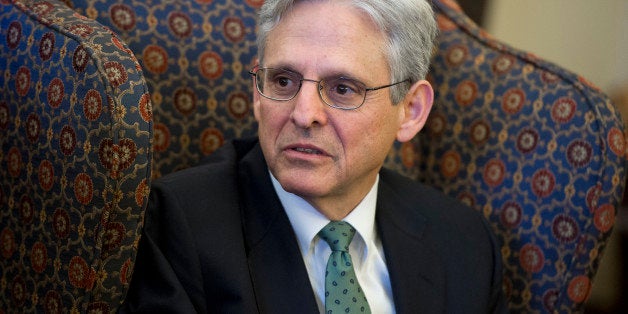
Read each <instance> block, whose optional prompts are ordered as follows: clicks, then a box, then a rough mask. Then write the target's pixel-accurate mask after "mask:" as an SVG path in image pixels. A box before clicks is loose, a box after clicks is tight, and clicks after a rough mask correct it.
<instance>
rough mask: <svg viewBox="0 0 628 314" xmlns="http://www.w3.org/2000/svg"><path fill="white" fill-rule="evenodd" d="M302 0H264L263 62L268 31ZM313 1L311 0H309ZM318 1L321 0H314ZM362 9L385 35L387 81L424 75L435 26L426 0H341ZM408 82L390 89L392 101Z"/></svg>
mask: <svg viewBox="0 0 628 314" xmlns="http://www.w3.org/2000/svg"><path fill="white" fill-rule="evenodd" d="M299 1H303V0H266V1H265V3H264V5H263V6H262V8H261V10H260V12H259V21H258V34H257V49H258V50H257V53H258V59H259V61H260V63H263V58H264V51H265V48H266V39H267V37H268V33H269V32H270V31H272V29H273V28H274V27H275V26H277V24H279V22H280V20H281V18H282V16H283V15H285V14H286V13H287V12H288V11H289V10H290V9H291V8H292V6H293V5H294V4H295V3H297V2H299ZM311 1H313V0H311ZM318 1H322V0H318ZM344 1H346V2H348V3H350V4H351V5H353V6H354V7H355V8H357V9H360V10H361V11H363V12H364V13H366V14H367V15H368V16H369V17H370V18H371V19H372V21H373V22H374V23H375V25H376V26H377V27H378V28H379V29H380V30H381V31H382V33H383V34H384V35H385V37H386V39H387V40H386V44H385V47H384V49H385V52H386V55H387V58H388V66H389V69H390V74H391V82H390V83H395V82H400V81H403V80H406V79H410V81H411V82H413V83H414V82H416V81H419V80H422V79H425V76H426V75H427V71H428V70H429V63H430V58H431V56H432V50H433V47H434V44H435V43H434V41H435V40H436V35H437V34H438V27H437V24H436V20H435V18H434V12H433V10H432V7H431V5H430V3H429V2H428V1H427V0H395V1H391V0H344ZM409 86H410V84H399V85H396V86H393V88H392V90H391V100H392V102H393V104H396V103H399V102H400V101H401V100H403V97H404V96H405V94H406V93H407V91H408V89H409Z"/></svg>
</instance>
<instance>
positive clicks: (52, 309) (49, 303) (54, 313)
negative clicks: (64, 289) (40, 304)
mask: <svg viewBox="0 0 628 314" xmlns="http://www.w3.org/2000/svg"><path fill="white" fill-rule="evenodd" d="M44 311H45V312H46V313H49V314H62V313H65V310H64V308H63V303H62V301H61V295H60V294H59V292H57V291H54V290H48V292H46V296H45V297H44Z"/></svg>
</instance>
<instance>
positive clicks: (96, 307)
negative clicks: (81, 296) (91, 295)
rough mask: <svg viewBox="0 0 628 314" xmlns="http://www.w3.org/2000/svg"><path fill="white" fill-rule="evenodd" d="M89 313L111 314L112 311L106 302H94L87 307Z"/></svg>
mask: <svg viewBox="0 0 628 314" xmlns="http://www.w3.org/2000/svg"><path fill="white" fill-rule="evenodd" d="M86 312H87V313H109V312H111V309H110V308H109V304H107V303H105V302H92V303H90V304H89V305H87V311H86Z"/></svg>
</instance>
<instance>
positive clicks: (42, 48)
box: [39, 32, 55, 61]
mask: <svg viewBox="0 0 628 314" xmlns="http://www.w3.org/2000/svg"><path fill="white" fill-rule="evenodd" d="M54 49H55V35H54V34H53V33H52V32H49V33H46V34H44V36H42V37H41V40H40V41H39V57H40V58H41V60H43V61H47V60H49V59H50V58H51V57H52V54H53V52H54Z"/></svg>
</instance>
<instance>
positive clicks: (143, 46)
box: [70, 0, 626, 313]
mask: <svg viewBox="0 0 628 314" xmlns="http://www.w3.org/2000/svg"><path fill="white" fill-rule="evenodd" d="M261 3H262V1H260V0H258V1H253V0H246V1H243V0H239V1H236V0H196V1H171V0H161V1H152V2H147V1H139V0H130V1H124V2H123V1H118V0H86V1H73V2H72V3H70V5H71V6H72V7H73V8H75V9H76V11H77V12H80V13H82V14H85V15H86V16H88V17H91V18H94V19H96V20H98V21H99V22H101V23H103V24H105V25H108V26H109V27H110V28H111V29H112V30H113V31H115V32H116V33H118V34H120V36H121V37H122V38H123V39H124V40H125V41H126V42H127V43H128V45H129V47H130V49H131V50H132V51H133V52H134V53H135V54H136V55H137V56H138V59H139V60H140V64H141V65H142V68H143V69H144V70H145V75H146V77H147V81H148V85H149V89H150V91H151V94H152V100H153V103H154V119H155V139H154V144H155V145H154V150H155V158H154V170H155V171H154V176H160V175H163V174H166V173H169V172H172V171H174V170H177V169H180V168H184V167H187V166H190V165H192V164H195V163H197V162H198V161H199V160H200V159H201V158H202V157H203V156H205V155H208V154H211V152H213V151H214V150H215V149H216V148H217V147H218V146H220V145H221V144H222V143H223V142H224V140H226V139H230V138H233V137H241V136H247V135H253V134H255V130H256V125H255V121H254V118H253V115H252V112H251V111H252V110H251V92H252V90H251V81H250V78H249V77H248V76H247V73H246V71H247V70H248V69H249V68H250V67H251V65H252V63H253V60H254V57H255V53H256V51H255V49H256V48H255V19H256V16H255V10H256V9H257V8H258V7H259V6H260V5H261ZM433 3H434V7H435V9H436V11H437V13H438V20H439V26H440V29H441V34H440V37H439V42H440V43H439V46H438V51H437V52H436V54H435V56H434V60H433V66H432V69H431V72H430V74H429V79H430V80H431V81H432V83H433V85H434V86H435V90H436V102H435V106H434V107H435V108H434V112H433V114H432V116H431V118H430V121H429V124H428V125H427V126H426V129H425V130H424V131H422V132H421V133H420V134H419V136H417V138H416V139H415V140H414V141H412V142H410V143H404V144H396V146H395V148H394V149H393V150H392V151H391V152H390V154H389V158H388V159H387V161H386V166H387V167H389V168H393V169H395V170H397V171H399V172H401V173H403V174H405V175H407V176H409V177H412V178H417V179H418V180H421V181H423V182H426V183H428V184H430V185H433V186H436V187H438V188H440V189H442V190H443V191H445V192H446V193H448V194H450V195H452V196H453V197H456V198H458V199H460V200H462V201H463V202H466V203H468V204H469V205H471V206H472V207H473V208H475V209H477V210H479V211H482V212H483V213H484V214H485V216H486V217H487V218H488V219H489V220H490V222H491V224H492V225H493V227H494V230H495V232H496V234H497V236H498V238H499V240H500V241H501V242H502V243H503V248H502V253H503V258H504V263H505V271H506V272H505V281H504V287H505V290H506V292H507V295H508V298H509V306H510V308H511V309H512V311H513V312H521V313H528V312H552V311H558V312H561V313H563V312H578V311H581V310H582V305H583V303H584V301H585V300H586V298H587V297H588V294H589V292H590V289H591V284H592V279H593V277H594V275H595V272H596V270H597V267H598V264H599V261H600V258H601V256H602V252H603V250H604V247H605V245H606V241H607V239H608V236H609V235H610V232H611V230H612V227H613V224H614V218H615V214H616V210H617V206H618V204H619V199H620V196H621V194H622V191H623V186H624V178H625V150H626V142H625V139H624V129H623V124H622V122H621V119H620V118H619V115H618V112H617V111H616V109H615V108H614V107H613V105H612V104H610V103H609V101H608V99H607V98H606V96H604V95H603V94H602V93H601V92H600V91H599V90H598V89H597V88H595V87H594V86H592V85H591V84H590V83H589V82H587V81H586V80H585V79H583V78H581V77H578V76H577V75H574V74H572V73H570V72H568V71H565V70H564V69H562V68H560V67H558V66H556V65H553V64H549V63H547V62H545V61H543V60H540V59H539V58H537V57H535V56H534V55H532V54H529V53H526V52H522V51H518V50H516V49H513V48H511V47H508V46H506V45H504V44H502V43H500V42H499V41H497V40H495V39H493V38H491V37H490V36H488V35H487V34H486V33H485V32H483V31H482V30H481V29H480V28H478V27H477V26H476V25H474V24H473V23H472V22H471V21H470V20H469V19H468V18H467V17H466V16H465V15H464V14H463V13H462V12H460V10H459V7H458V6H457V4H456V3H455V2H454V1H452V0H447V1H445V0H443V1H436V0H434V1H433ZM443 210H444V211H446V209H443ZM461 284H464V283H461Z"/></svg>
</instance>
